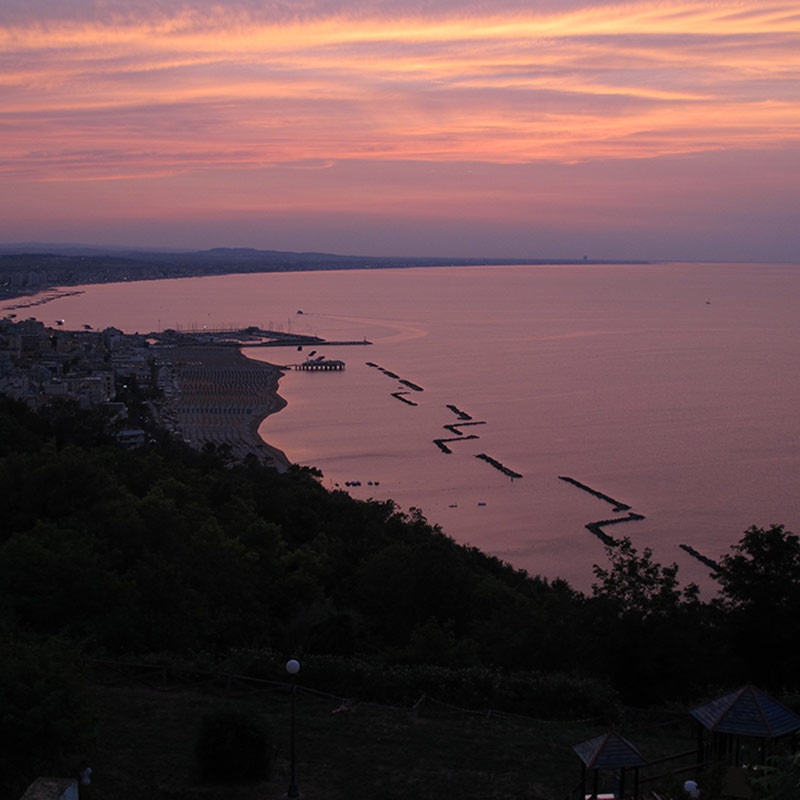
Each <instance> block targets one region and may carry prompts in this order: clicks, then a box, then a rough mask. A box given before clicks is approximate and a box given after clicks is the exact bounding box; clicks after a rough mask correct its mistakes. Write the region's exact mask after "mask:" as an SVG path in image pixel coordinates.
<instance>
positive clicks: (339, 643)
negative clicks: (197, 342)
mask: <svg viewBox="0 0 800 800" xmlns="http://www.w3.org/2000/svg"><path fill="white" fill-rule="evenodd" d="M0 497H1V498H2V504H3V505H2V528H1V530H2V534H0V634H1V635H2V639H3V641H2V648H0V708H2V714H3V730H2V734H3V737H4V742H3V747H2V749H1V750H0V762H2V763H0V775H2V778H0V780H2V782H3V784H2V794H0V796H1V797H3V798H5V797H9V798H16V797H18V796H19V794H20V793H21V791H22V789H24V786H25V785H26V784H27V783H28V782H29V781H30V780H32V778H33V777H35V776H36V775H38V774H43V773H45V772H52V771H58V770H61V771H63V770H70V769H71V768H72V767H71V765H74V763H75V759H76V758H78V757H79V756H80V754H81V753H89V752H91V751H92V748H93V747H95V748H96V747H97V746H98V745H97V741H98V740H97V738H96V735H97V727H96V717H95V709H94V707H93V704H92V696H94V697H98V696H102V695H98V693H97V691H96V690H92V691H90V690H89V689H88V688H87V686H88V683H87V679H88V678H90V677H96V673H97V670H98V668H99V667H98V665H101V664H107V663H108V662H112V661H113V662H115V663H119V662H122V661H124V662H127V663H151V664H160V665H167V666H168V667H169V668H170V669H172V670H174V671H175V674H178V673H180V674H182V675H186V676H189V677H187V678H186V680H187V682H188V681H190V680H193V679H199V678H203V679H205V678H207V676H208V675H209V674H210V673H213V672H216V673H218V674H223V673H224V674H227V675H231V674H236V675H240V676H248V677H250V678H254V679H261V680H264V681H276V680H277V681H281V680H284V678H285V676H282V675H281V674H280V665H281V663H282V662H283V661H284V660H285V659H286V658H287V657H289V656H296V657H298V658H300V659H301V660H302V661H303V664H304V669H303V673H302V677H303V685H304V687H306V688H315V689H316V690H318V691H320V692H325V693H326V694H327V695H330V696H340V697H348V698H358V699H359V700H362V701H372V702H377V703H382V704H385V705H393V706H402V707H406V708H408V707H411V706H412V705H413V704H414V702H416V701H417V700H419V698H420V697H422V696H428V697H431V698H435V699H436V700H437V701H441V702H444V703H448V704H451V705H453V706H459V707H464V708H472V709H479V708H482V709H489V708H491V709H495V710H497V711H501V712H512V713H516V714H521V715H526V716H528V717H531V718H538V719H548V720H555V719H561V720H577V719H587V718H592V719H593V720H594V722H595V723H596V724H597V725H599V726H604V725H608V724H610V723H611V722H613V721H614V719H615V718H616V717H617V714H618V713H619V709H620V707H621V706H622V705H623V704H624V705H636V706H643V705H650V706H653V705H659V706H664V705H665V704H668V703H687V702H693V701H696V700H701V699H706V698H708V697H709V696H710V695H711V694H713V693H715V692H717V691H719V690H720V689H728V688H731V687H736V686H738V685H740V684H742V683H747V682H752V683H755V684H757V685H758V686H760V687H761V688H762V689H765V690H767V691H772V692H773V693H777V694H782V693H785V692H788V691H790V690H792V689H794V688H795V687H796V686H797V683H798V681H797V675H798V674H800V650H798V648H797V647H796V646H795V642H796V639H797V634H798V619H800V540H798V537H796V536H795V535H793V534H791V533H789V532H787V531H785V530H784V529H783V528H782V527H781V526H772V527H770V528H768V529H760V528H756V527H753V528H751V529H750V530H748V531H747V532H745V534H744V536H743V538H742V539H741V541H740V543H739V544H738V545H737V546H735V547H734V548H733V549H732V551H731V552H730V553H729V554H727V555H723V556H722V557H721V559H720V571H719V573H718V575H717V576H716V577H717V580H718V581H719V585H720V593H719V596H718V597H717V598H715V599H712V600H707V601H704V600H701V599H700V598H699V596H698V593H697V591H696V589H695V588H694V587H691V586H690V587H681V585H680V583H679V580H678V575H677V568H676V567H675V566H674V565H673V566H661V565H659V564H656V563H654V562H653V561H652V558H651V554H650V553H649V552H647V551H644V552H643V553H639V552H637V551H636V550H635V548H634V547H633V546H632V545H631V544H630V542H629V541H627V540H623V542H622V544H621V545H620V546H618V547H617V548H615V549H612V550H609V551H608V563H607V565H606V566H605V567H603V568H598V569H597V570H596V576H597V583H596V585H595V588H594V591H593V593H592V595H591V596H586V595H584V594H582V593H580V592H577V591H575V590H574V589H572V588H571V587H570V586H569V585H567V584H566V583H565V582H563V581H547V580H545V579H543V578H538V577H531V576H529V575H527V574H526V573H524V572H521V571H519V570H515V569H513V568H512V567H510V566H508V565H507V564H504V563H502V562H500V561H499V560H497V559H495V558H492V557H489V556H486V555H485V554H483V553H481V552H480V551H478V550H477V549H475V548H471V547H464V546H460V545H457V544H456V543H455V542H453V541H452V540H451V539H449V538H448V537H446V536H445V535H443V534H442V533H441V531H439V530H438V529H437V528H436V527H435V526H431V525H429V524H428V523H427V522H426V520H425V519H424V517H423V516H422V514H421V513H418V512H415V511H412V512H411V513H409V514H405V513H401V512H399V511H398V510H397V509H396V508H395V507H394V506H393V504H392V503H390V502H359V501H355V500H352V499H351V498H350V497H349V496H348V495H347V494H345V493H343V492H333V493H330V492H327V491H325V490H324V489H323V488H322V487H321V486H320V485H319V483H318V482H317V480H316V477H315V475H314V471H313V470H308V469H294V470H291V471H290V472H289V473H287V474H279V473H277V472H275V471H273V470H272V469H270V468H267V467H264V466H262V465H261V464H260V463H259V462H258V461H256V459H255V458H252V457H251V458H250V459H249V460H245V461H244V462H242V463H232V462H231V461H230V459H229V458H228V455H227V454H226V453H225V452H220V451H218V450H215V449H213V448H207V449H205V450H204V451H202V452H195V451H193V450H191V449H189V448H188V447H186V446H184V445H183V444H182V443H180V442H177V441H174V440H170V439H168V438H166V437H161V438H159V441H158V442H156V443H154V444H152V445H150V446H148V447H144V448H140V449H138V450H134V451H128V450H125V449H123V448H121V447H120V446H119V445H117V444H116V443H115V442H114V441H113V439H112V438H111V437H109V436H107V435H106V432H105V428H104V423H103V420H102V418H101V417H99V416H96V415H95V416H87V415H86V414H83V413H81V412H78V411H77V410H76V409H73V408H71V407H69V406H63V405H62V406H59V407H57V408H53V409H50V410H48V411H46V412H44V413H43V414H40V415H35V414H33V413H32V412H30V411H29V410H28V409H27V408H25V407H24V406H22V405H21V404H17V403H15V402H12V401H9V400H7V399H5V398H2V397H0ZM192 676H194V678H192ZM284 701H285V697H283V698H282V700H281V707H284V705H285V702H284ZM115 702H116V701H115ZM330 710H331V709H328V710H327V711H326V712H325V713H326V714H327V715H328V716H330ZM343 713H345V714H350V713H351V712H343ZM111 716H112V717H114V719H117V718H118V716H119V715H118V714H116V712H114V713H112V715H111ZM348 719H349V717H348ZM106 724H108V723H106ZM116 724H118V725H122V724H123V722H122V720H119V719H117V723H116ZM143 724H144V723H143ZM191 724H192V725H193V726H194V725H196V724H199V721H198V720H193V721H192V723H191ZM348 724H349V723H348ZM375 724H376V725H378V727H380V725H383V724H387V723H385V721H384V722H380V723H375ZM403 724H404V725H405V723H403ZM487 724H488V723H487ZM195 732H196V731H195V729H194V728H193V730H192V736H193V735H194V733H195ZM120 735H121V734H120ZM354 735H356V734H354ZM357 735H365V734H364V731H363V730H362V731H360V733H359V734H357ZM442 735H446V734H442ZM190 738H191V737H190ZM581 738H582V737H581V736H580V735H578V736H577V738H575V740H574V742H577V741H579V740H580V739H581ZM544 739H545V740H546V737H544ZM381 741H382V740H381V737H380V734H378V733H376V734H375V735H374V736H372V735H370V736H368V738H367V739H366V740H364V741H362V743H361V748H362V749H363V752H360V753H359V759H366V760H367V761H368V760H369V758H370V756H369V754H370V752H373V751H374V752H373V755H376V754H377V753H379V752H381V747H382V745H381ZM574 742H573V743H574ZM104 746H106V747H107V746H108V745H107V744H106V745H104ZM125 746H127V744H126V743H125V742H124V741H122V740H120V747H125ZM331 746H332V745H331ZM387 746H388V745H387ZM426 746H428V747H429V745H426ZM492 746H493V745H490V744H484V745H478V744H475V747H486V748H488V750H491V747H492ZM442 747H443V748H444V750H445V751H446V750H447V745H445V744H443V745H442ZM542 747H545V744H542ZM190 749H191V746H190ZM487 752H488V751H487ZM396 756H397V758H398V762H397V763H398V769H400V768H401V767H400V764H401V762H402V761H403V759H405V758H406V757H407V756H408V753H407V752H402V747H400V748H398V749H397V750H396ZM342 757H344V756H342ZM476 757H477V756H476ZM176 758H179V756H176ZM358 763H362V762H361V761H359V762H358ZM500 763H501V762H498V764H500ZM506 766H508V767H509V770H510V771H513V770H511V768H510V765H508V764H507V765H506ZM177 768H179V767H178V766H176V769H177ZM475 768H476V769H479V768H480V769H483V767H481V766H480V765H479V764H477V763H476V764H475ZM443 769H444V767H443ZM450 769H451V771H452V768H450ZM495 769H497V770H501V771H502V768H501V766H496V767H495ZM142 771H143V772H147V765H146V764H143V765H142ZM334 772H336V770H334V769H333V768H331V774H332V775H333V773H334ZM317 777H318V778H319V776H317ZM498 780H499V779H498ZM503 780H504V781H505V780H507V776H506V777H504V778H503ZM530 780H533V779H532V778H530ZM567 782H569V781H567ZM407 788H411V787H407ZM524 789H525V787H524V786H521V787H519V791H520V796H522V793H523V792H524ZM328 791H329V794H328V796H331V797H334V796H338V794H337V793H336V792H335V791H334V792H331V791H330V790H328ZM394 791H395V790H392V791H389V790H387V792H388V794H385V795H384V796H387V797H389V796H392V797H394V796H400V789H399V788H398V789H397V791H396V793H392V792H394ZM416 794H417V795H418V796H423V795H422V794H420V793H419V792H418V791H417V792H416ZM509 794H510V790H509V788H508V787H506V789H505V790H504V796H508V795H509ZM106 796H109V797H110V796H114V795H113V793H109V794H107V795H106ZM150 796H155V795H150ZM170 796H172V795H170ZM175 796H177V795H175ZM227 796H234V795H233V794H229V795H227ZM241 796H242V797H245V796H246V795H241ZM371 796H375V797H377V796H381V793H380V792H378V793H377V794H372V795H371ZM425 796H427V795H425ZM458 796H461V797H467V796H468V795H466V794H464V793H463V792H461V790H459V792H458ZM482 796H484V797H485V796H491V795H490V794H487V793H486V791H484V792H483V795H482ZM532 796H536V795H535V794H534V795H532ZM542 796H547V794H546V793H545V794H544V795H542Z"/></svg>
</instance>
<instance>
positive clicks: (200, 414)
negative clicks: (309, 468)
mask: <svg viewBox="0 0 800 800" xmlns="http://www.w3.org/2000/svg"><path fill="white" fill-rule="evenodd" d="M160 359H161V360H162V362H164V363H165V364H166V366H167V367H168V369H169V371H170V377H169V380H168V381H167V382H166V388H165V398H164V402H163V403H162V404H160V408H159V413H160V416H161V421H162V424H164V425H165V426H166V427H167V428H169V429H170V430H173V431H174V432H175V433H176V434H177V435H179V436H180V437H181V438H182V439H184V440H185V441H186V442H188V443H189V444H191V445H192V446H193V447H198V448H199V447H202V445H203V444H204V443H205V442H211V443H213V444H216V445H229V446H230V448H231V451H232V453H233V455H234V456H235V457H237V458H243V457H244V456H246V455H248V454H251V453H252V454H254V455H256V456H257V457H258V458H259V459H260V460H261V461H264V462H265V463H267V464H270V465H271V466H273V467H275V468H276V469H278V470H281V471H283V470H285V469H286V468H287V467H288V466H289V460H288V459H287V458H286V456H285V454H284V453H283V452H281V451H280V450H278V449H277V448H274V447H271V446H270V445H268V444H266V443H265V442H264V441H263V440H262V439H261V437H260V436H259V435H258V426H259V425H260V424H261V421H262V420H263V419H264V418H265V417H268V416H269V415H270V414H274V413H275V412H276V411H280V409H281V408H283V407H284V406H285V405H286V401H285V400H283V399H282V398H281V397H279V396H278V380H279V379H280V376H281V374H282V373H281V370H280V369H279V368H278V367H276V366H274V365H272V364H265V363H264V362H262V361H253V360H252V359H249V358H247V357H246V356H244V355H242V353H241V352H240V351H239V350H238V349H237V348H236V347H220V346H204V345H185V346H179V347H175V348H170V349H164V350H163V351H162V352H161V353H160Z"/></svg>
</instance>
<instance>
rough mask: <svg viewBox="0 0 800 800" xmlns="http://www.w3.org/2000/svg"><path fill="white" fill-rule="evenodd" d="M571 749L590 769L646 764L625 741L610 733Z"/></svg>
mask: <svg viewBox="0 0 800 800" xmlns="http://www.w3.org/2000/svg"><path fill="white" fill-rule="evenodd" d="M572 749H573V750H574V751H575V752H576V753H577V754H578V758H580V760H581V761H583V763H584V764H586V766H587V767H589V768H590V769H619V768H620V767H640V766H642V765H644V764H646V763H647V761H645V759H644V758H643V757H642V754H641V753H640V752H639V751H638V750H637V749H636V748H635V747H634V746H633V745H632V744H631V743H630V742H629V741H628V740H627V739H623V738H622V737H621V736H618V735H617V734H616V733H613V732H612V731H609V732H608V733H606V734H603V735H602V736H597V737H596V738H594V739H589V740H588V741H586V742H581V743H580V744H576V745H575V746H574V747H573V748H572Z"/></svg>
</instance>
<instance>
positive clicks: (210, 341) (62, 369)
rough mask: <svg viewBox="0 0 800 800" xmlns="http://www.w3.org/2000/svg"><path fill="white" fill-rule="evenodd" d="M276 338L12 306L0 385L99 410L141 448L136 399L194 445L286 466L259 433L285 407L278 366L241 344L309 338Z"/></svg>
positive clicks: (32, 397) (3, 326)
mask: <svg viewBox="0 0 800 800" xmlns="http://www.w3.org/2000/svg"><path fill="white" fill-rule="evenodd" d="M280 336H281V334H279V333H270V332H267V331H261V330H259V329H256V328H251V329H248V330H246V331H237V332H235V331H231V332H224V333H223V332H210V331H196V332H192V331H190V332H179V331H174V330H168V331H163V332H159V333H149V334H139V333H134V334H129V333H124V332H123V331H121V330H119V329H117V328H113V327H111V328H106V329H104V330H93V329H91V328H90V327H89V326H85V327H84V329H83V330H66V329H64V328H62V327H60V326H59V325H58V323H57V325H56V327H48V326H46V325H45V324H44V323H43V322H41V321H39V320H36V319H33V318H28V319H24V320H18V319H16V317H15V316H14V315H13V314H11V315H9V316H7V317H4V318H2V319H0V393H2V394H5V395H7V396H9V397H12V398H15V399H18V400H21V401H23V402H25V403H26V404H27V405H28V406H30V407H31V408H34V409H38V408H41V407H43V406H45V405H48V404H50V403H53V402H59V401H71V402H73V403H75V404H77V406H78V407H80V408H81V409H102V410H104V411H105V412H106V413H107V414H108V417H109V420H110V422H111V427H112V429H113V430H114V431H115V435H116V437H117V439H118V440H119V441H120V442H122V443H123V444H125V445H126V446H127V447H139V446H142V445H144V444H145V443H146V442H147V438H148V434H147V432H146V430H145V429H144V427H142V426H140V425H139V424H136V422H135V420H133V419H132V418H131V415H130V409H129V406H128V403H129V400H130V399H135V400H136V401H137V402H139V403H142V404H144V406H145V407H146V408H147V410H148V411H149V415H150V417H151V418H152V420H153V422H154V423H155V424H156V425H158V426H159V427H160V428H162V429H164V430H166V431H168V432H170V433H171V434H173V435H175V436H177V437H179V438H181V439H183V440H184V441H186V442H187V443H189V444H190V445H192V446H194V447H197V448H200V447H202V446H204V445H206V444H207V443H211V444H212V445H214V446H216V447H223V448H225V449H228V450H229V451H230V453H231V455H232V456H233V457H244V456H245V455H247V454H250V453H251V454H254V455H256V456H257V457H258V458H259V459H260V460H262V461H264V462H266V463H270V464H272V465H273V466H275V467H276V468H279V469H284V468H285V467H286V466H287V465H288V461H287V460H286V457H285V456H284V455H283V453H281V452H280V451H278V450H275V449H274V448H272V447H270V446H268V445H267V444H265V443H264V442H263V441H262V440H261V438H260V437H259V435H258V426H259V424H260V423H261V421H262V420H263V419H264V418H265V417H266V416H268V415H269V414H271V413H273V412H275V411H277V410H279V409H280V408H282V407H283V404H284V401H283V400H282V399H281V398H280V397H278V395H277V386H278V379H279V377H280V375H281V374H282V370H281V368H279V367H277V366H274V365H272V364H267V363H265V362H262V361H256V360H254V359H250V358H247V357H245V356H244V355H242V353H241V352H240V346H241V345H243V344H248V343H249V344H253V345H255V344H259V343H260V344H268V343H272V344H278V345H281V344H282V345H284V346H292V347H302V346H303V344H304V343H306V339H309V340H310V339H311V338H313V337H297V336H293V337H291V341H289V340H288V339H287V338H286V337H285V336H284V339H283V340H282V341H281V340H280ZM276 337H277V338H276ZM314 341H317V340H316V339H314ZM298 342H300V343H299V344H298Z"/></svg>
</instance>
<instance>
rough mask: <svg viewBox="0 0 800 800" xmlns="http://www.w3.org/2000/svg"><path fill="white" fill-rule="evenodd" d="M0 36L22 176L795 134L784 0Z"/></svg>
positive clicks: (240, 16) (668, 148)
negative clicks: (763, 5) (766, 6)
mask: <svg viewBox="0 0 800 800" xmlns="http://www.w3.org/2000/svg"><path fill="white" fill-rule="evenodd" d="M501 6H502V4H501ZM0 50H2V52H4V53H5V65H6V67H7V68H6V69H5V70H4V72H3V73H2V75H0V98H2V102H1V103H0V108H2V112H0V125H2V128H1V129H0V144H2V148H0V149H1V151H2V153H3V155H2V156H0V172H5V173H7V174H16V175H20V176H26V177H27V178H28V179H31V180H43V181H52V180H66V179H70V180H73V179H79V180H100V179H109V178H117V177H120V176H126V177H131V176H137V175H141V176H143V177H149V176H152V175H162V174H179V173H181V172H184V171H187V170H195V169H199V168H205V169H207V168H215V167H216V168H229V167H232V166H235V167H248V166H249V167H262V166H269V165H274V164H277V163H284V162H303V161H307V160H309V159H312V160H313V159H323V160H332V161H336V160H343V159H367V160H384V159H391V160H431V161H473V162H485V163H498V164H507V163H524V162H534V161H539V160H546V161H550V160H552V161H556V162H562V163H574V162H580V161H591V160H596V159H608V158H657V157H661V156H666V155H673V154H677V153H692V152H699V151H708V150H720V149H723V150H725V149H727V150H733V149H740V148H768V149H769V148H780V147H784V146H789V145H792V144H795V143H797V142H798V139H800V104H798V103H797V94H796V91H797V90H796V86H797V79H798V72H800V16H798V15H797V13H796V5H795V3H794V2H791V3H790V2H786V1H785V0H776V2H775V3H772V4H771V5H770V6H769V7H768V8H762V7H761V6H760V5H759V4H758V3H756V2H754V1H753V0H750V2H743V1H742V2H731V0H727V2H726V0H722V1H721V2H717V3H714V4H713V5H711V4H708V3H707V2H700V1H699V0H695V1H694V2H689V1H688V0H687V1H686V2H672V3H663V2H640V3H636V2H634V3H627V4H606V5H599V6H591V7H587V8H574V9H570V10H566V11H562V12H550V13H535V12H526V13H522V12H520V11H519V10H515V11H509V12H507V13H503V12H502V11H497V12H494V13H491V14H487V15H484V16H480V15H477V14H475V13H473V12H466V13H462V14H455V13H453V14H449V15H448V14H443V15H441V16H439V17H437V18H429V17H423V16H416V17H415V16H412V15H409V14H403V11H402V6H398V10H397V11H396V13H395V16H394V17H393V18H391V19H390V18H387V17H380V16H366V15H364V14H363V13H361V14H349V15H348V14H344V13H340V14H339V15H336V16H327V17H326V16H317V17H309V18H307V19H298V18H295V19H289V20H287V21H276V20H271V19H269V18H268V17H267V16H266V15H265V14H264V13H261V14H259V13H254V12H247V11H246V10H244V9H243V8H240V9H239V10H238V11H230V10H223V9H217V10H216V11H213V10H212V11H201V10H200V9H193V10H192V9H188V10H184V11H182V12H180V13H176V14H175V15H172V16H168V15H161V16H153V17H151V18H144V17H141V16H139V17H137V16H134V15H131V16H128V17H112V18H109V19H101V20H100V21H96V22H90V21H56V20H51V21H49V22H47V21H45V22H31V23H30V24H28V25H24V24H21V23H19V22H17V23H16V24H15V25H13V26H11V25H8V26H6V27H3V28H0Z"/></svg>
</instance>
